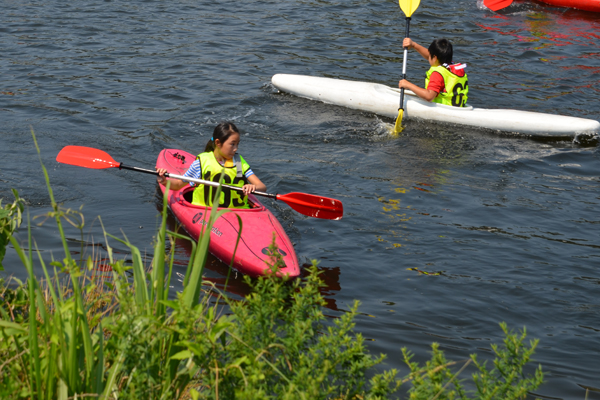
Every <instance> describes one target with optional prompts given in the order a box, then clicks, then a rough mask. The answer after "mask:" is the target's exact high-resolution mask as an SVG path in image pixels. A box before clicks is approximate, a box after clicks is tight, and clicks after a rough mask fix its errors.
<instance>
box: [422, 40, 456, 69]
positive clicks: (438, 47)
mask: <svg viewBox="0 0 600 400" xmlns="http://www.w3.org/2000/svg"><path fill="white" fill-rule="evenodd" d="M428 50H429V54H430V55H431V57H433V56H436V57H437V59H438V61H439V62H440V64H442V65H443V64H450V63H451V62H452V43H450V41H449V40H448V39H435V40H434V41H433V42H431V44H430V45H429V49H428Z"/></svg>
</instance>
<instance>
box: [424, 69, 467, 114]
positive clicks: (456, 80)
mask: <svg viewBox="0 0 600 400" xmlns="http://www.w3.org/2000/svg"><path fill="white" fill-rule="evenodd" d="M450 67H452V66H450ZM450 67H449V68H450ZM449 68H446V67H444V66H442V65H438V66H437V67H431V68H429V71H427V78H425V88H427V86H428V85H429V80H430V79H431V74H432V73H434V72H439V73H440V74H442V77H443V78H444V85H445V89H446V91H445V92H440V93H438V95H437V96H436V97H435V98H434V99H433V100H432V102H434V103H440V104H445V105H447V106H454V107H464V106H466V104H467V94H468V93H469V81H468V79H467V74H466V73H465V74H464V76H458V75H456V74H454V73H453V72H452V71H450V69H449Z"/></svg>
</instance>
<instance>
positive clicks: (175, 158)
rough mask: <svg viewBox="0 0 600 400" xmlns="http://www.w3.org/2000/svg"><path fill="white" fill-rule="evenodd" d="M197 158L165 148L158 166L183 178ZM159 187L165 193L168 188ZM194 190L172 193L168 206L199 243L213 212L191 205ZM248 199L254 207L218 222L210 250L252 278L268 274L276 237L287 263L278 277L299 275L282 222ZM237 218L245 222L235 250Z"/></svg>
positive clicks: (234, 212) (235, 210) (254, 198)
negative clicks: (201, 233) (268, 263)
mask: <svg viewBox="0 0 600 400" xmlns="http://www.w3.org/2000/svg"><path fill="white" fill-rule="evenodd" d="M195 159H196V157H195V156H194V155H193V154H190V153H187V152H185V151H182V150H176V149H165V150H163V151H161V152H160V154H159V155H158V159H157V161H156V166H157V167H158V168H165V169H166V170H167V171H168V172H169V173H172V174H177V175H183V174H184V173H185V171H187V170H188V168H189V167H190V165H191V164H192V162H193V161H194V160H195ZM159 186H160V188H161V190H162V191H163V193H164V190H165V187H164V186H162V185H159ZM193 189H194V188H193V187H191V186H188V187H185V188H183V189H181V190H178V191H172V192H171V193H170V195H169V199H168V204H169V208H170V209H171V211H172V212H173V214H174V215H175V217H176V218H177V220H178V221H179V223H180V224H181V226H182V227H183V228H184V229H185V230H186V232H187V233H188V234H189V235H190V236H191V237H192V238H193V239H194V240H198V237H199V235H200V232H201V231H202V229H203V228H204V226H205V225H206V223H207V222H208V220H209V218H210V212H211V209H210V207H204V206H197V205H193V204H192V203H191V200H192V192H193ZM249 199H250V201H251V203H252V205H253V207H252V208H250V209H234V208H232V209H231V211H230V212H228V213H225V214H224V215H222V216H221V217H219V218H218V219H217V220H216V221H215V223H214V226H213V228H212V231H211V235H210V245H209V251H210V252H211V253H212V254H213V255H214V256H215V257H217V258H218V259H220V260H221V261H223V262H224V263H226V264H231V262H232V260H233V264H232V265H233V268H235V269H236V270H238V271H239V272H241V273H243V274H246V275H250V276H253V277H256V276H260V275H265V274H266V273H268V272H269V267H268V266H267V262H269V261H270V257H269V246H270V245H271V242H272V241H273V234H275V243H276V244H277V247H278V249H279V253H280V254H281V255H282V257H283V261H284V262H285V267H284V268H282V269H280V270H279V271H278V273H277V275H279V276H283V275H286V274H287V275H289V276H290V277H296V276H298V275H300V267H299V265H298V257H297V256H296V252H295V251H294V247H293V246H292V242H291V241H290V238H289V237H288V236H287V234H286V233H285V231H284V229H283V227H282V226H281V224H280V223H279V221H277V219H276V218H275V216H274V215H273V213H272V212H271V211H269V210H268V209H267V208H266V207H265V206H264V205H262V204H261V203H260V202H259V201H258V200H257V199H256V197H255V196H253V195H250V196H249ZM219 210H221V208H220V209H219ZM237 216H239V217H240V218H241V220H242V234H241V237H240V241H239V244H238V247H237V250H236V249H235V245H236V240H237V237H238V233H239V231H240V226H239V222H238V218H237ZM234 250H235V254H234Z"/></svg>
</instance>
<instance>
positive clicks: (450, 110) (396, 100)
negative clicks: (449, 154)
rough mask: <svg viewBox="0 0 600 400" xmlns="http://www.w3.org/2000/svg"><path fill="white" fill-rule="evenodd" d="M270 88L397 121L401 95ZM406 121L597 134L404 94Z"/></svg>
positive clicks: (278, 78) (302, 83) (546, 117)
mask: <svg viewBox="0 0 600 400" xmlns="http://www.w3.org/2000/svg"><path fill="white" fill-rule="evenodd" d="M271 82H272V84H273V86H275V87H276V88H277V89H279V90H281V91H283V92H287V93H290V94H294V95H296V96H300V97H305V98H308V99H311V100H318V101H322V102H324V103H329V104H335V105H339V106H343V107H348V108H353V109H357V110H362V111H369V112H372V113H375V114H378V115H382V116H386V117H389V118H396V117H397V116H398V105H399V104H400V89H396V88H391V87H389V86H385V85H382V84H378V83H371V82H359V81H348V80H342V79H332V78H322V77H314V76H307V75H290V74H276V75H274V76H273V77H272V79H271ZM404 117H406V118H407V119H411V118H419V119H424V120H430V121H437V122H446V123H454V124H459V125H466V126H473V127H478V128H486V129H492V130H497V131H503V132H514V133H525V134H529V135H532V136H540V137H556V136H559V137H565V136H575V135H577V134H584V133H585V134H596V133H597V132H599V131H600V122H598V121H595V120H592V119H585V118H577V117H569V116H564V115H555V114H545V113H539V112H531V111H520V110H512V109H485V108H475V107H472V106H467V107H452V106H446V105H443V104H437V103H431V102H428V101H425V100H423V99H421V98H419V97H418V96H416V95H415V94H414V93H413V92H411V91H409V90H407V91H405V101H404Z"/></svg>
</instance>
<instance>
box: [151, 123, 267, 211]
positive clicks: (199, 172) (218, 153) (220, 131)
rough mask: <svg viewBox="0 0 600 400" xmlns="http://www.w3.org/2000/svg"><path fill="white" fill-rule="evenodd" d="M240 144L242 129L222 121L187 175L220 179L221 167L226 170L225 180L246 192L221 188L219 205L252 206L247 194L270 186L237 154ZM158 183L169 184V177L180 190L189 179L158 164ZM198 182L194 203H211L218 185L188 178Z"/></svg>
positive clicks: (174, 188) (174, 187) (201, 204)
mask: <svg viewBox="0 0 600 400" xmlns="http://www.w3.org/2000/svg"><path fill="white" fill-rule="evenodd" d="M239 144H240V131H239V130H238V128H237V127H236V126H235V125H234V124H233V123H232V122H222V123H220V124H219V125H217V126H216V127H215V130H214V132H213V136H212V137H211V138H210V140H209V141H208V143H206V148H205V149H204V152H203V153H200V154H198V157H196V160H194V162H193V163H192V165H190V168H189V169H188V170H187V171H186V173H185V174H184V176H186V177H190V178H195V179H203V180H205V181H213V182H219V178H220V176H221V171H223V170H225V175H224V176H223V183H224V184H226V185H230V186H238V187H241V188H242V189H243V192H239V191H237V190H231V189H226V188H222V190H221V197H220V199H219V207H228V208H250V204H249V203H248V194H249V193H253V192H254V191H256V190H258V191H261V192H264V191H266V190H267V186H266V185H265V184H264V183H262V182H261V180H260V179H258V177H257V176H256V175H255V174H254V172H252V169H250V165H248V163H247V162H246V160H244V159H243V158H242V156H240V155H238V154H236V152H237V149H238V145H239ZM157 172H158V175H159V176H158V183H159V184H161V185H166V184H167V180H169V181H170V182H171V190H180V189H182V188H183V187H185V186H186V185H187V184H188V182H185V181H182V180H180V179H171V178H166V177H165V173H166V172H167V170H166V169H164V168H157ZM189 185H191V186H195V187H196V189H194V196H193V200H192V204H195V205H200V206H211V205H212V200H213V198H214V195H215V193H216V189H217V188H214V187H212V186H208V185H202V184H198V185H195V184H194V183H193V182H189Z"/></svg>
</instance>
